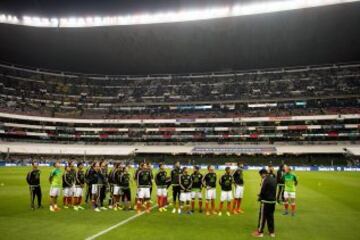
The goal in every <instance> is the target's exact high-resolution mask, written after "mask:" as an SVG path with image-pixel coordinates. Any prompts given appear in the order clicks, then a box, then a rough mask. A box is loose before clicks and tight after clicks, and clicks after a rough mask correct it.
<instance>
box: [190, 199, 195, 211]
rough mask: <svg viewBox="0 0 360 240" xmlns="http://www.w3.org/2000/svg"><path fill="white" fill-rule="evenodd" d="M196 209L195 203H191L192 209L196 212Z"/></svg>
mask: <svg viewBox="0 0 360 240" xmlns="http://www.w3.org/2000/svg"><path fill="white" fill-rule="evenodd" d="M194 208H195V201H191V209H192V210H194Z"/></svg>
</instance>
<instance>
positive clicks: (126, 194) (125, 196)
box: [121, 188, 131, 202]
mask: <svg viewBox="0 0 360 240" xmlns="http://www.w3.org/2000/svg"><path fill="white" fill-rule="evenodd" d="M122 193H123V195H122V196H121V200H122V201H123V202H124V201H125V200H127V201H131V190H130V188H125V189H123V190H122Z"/></svg>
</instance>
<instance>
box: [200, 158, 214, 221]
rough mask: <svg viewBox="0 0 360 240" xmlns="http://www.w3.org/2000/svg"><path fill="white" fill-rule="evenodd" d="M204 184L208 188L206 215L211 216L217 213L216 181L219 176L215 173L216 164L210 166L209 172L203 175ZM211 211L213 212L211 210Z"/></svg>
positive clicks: (206, 193)
mask: <svg viewBox="0 0 360 240" xmlns="http://www.w3.org/2000/svg"><path fill="white" fill-rule="evenodd" d="M202 182H203V185H204V187H205V188H206V192H205V195H206V204H205V212H206V215H207V216H209V215H210V214H211V213H212V214H217V213H216V211H215V199H216V182H217V176H216V173H215V168H214V166H211V165H209V166H208V173H207V174H206V175H205V176H204V177H203V180H202ZM210 206H211V208H210ZM210 211H211V212H210Z"/></svg>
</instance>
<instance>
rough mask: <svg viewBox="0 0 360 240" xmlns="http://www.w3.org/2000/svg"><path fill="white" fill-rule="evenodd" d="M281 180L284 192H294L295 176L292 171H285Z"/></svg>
mask: <svg viewBox="0 0 360 240" xmlns="http://www.w3.org/2000/svg"><path fill="white" fill-rule="evenodd" d="M283 180H284V182H285V192H296V185H297V177H296V175H295V174H294V173H291V172H290V173H285V175H284V176H283Z"/></svg>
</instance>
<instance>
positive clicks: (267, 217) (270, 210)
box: [253, 169, 276, 237]
mask: <svg viewBox="0 0 360 240" xmlns="http://www.w3.org/2000/svg"><path fill="white" fill-rule="evenodd" d="M259 174H260V176H261V178H262V182H261V190H260V194H259V201H260V203H261V204H260V213H259V222H258V229H257V231H256V232H255V233H254V234H253V235H254V236H255V237H263V236H264V228H265V224H267V227H268V230H269V234H270V236H271V237H275V225H274V211H275V205H276V179H275V178H274V177H272V176H270V175H269V173H268V171H267V170H265V169H261V170H260V171H259Z"/></svg>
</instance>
